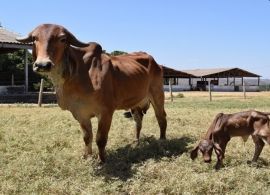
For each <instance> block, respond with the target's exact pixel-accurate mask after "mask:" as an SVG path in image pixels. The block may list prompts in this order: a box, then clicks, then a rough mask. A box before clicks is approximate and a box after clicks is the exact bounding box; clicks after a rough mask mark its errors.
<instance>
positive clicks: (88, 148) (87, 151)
mask: <svg viewBox="0 0 270 195" xmlns="http://www.w3.org/2000/svg"><path fill="white" fill-rule="evenodd" d="M80 125H81V128H82V132H83V140H84V143H85V148H84V154H83V158H85V159H86V158H87V157H88V156H90V155H91V154H92V141H93V133H92V124H91V121H90V120H84V121H81V122H80Z"/></svg>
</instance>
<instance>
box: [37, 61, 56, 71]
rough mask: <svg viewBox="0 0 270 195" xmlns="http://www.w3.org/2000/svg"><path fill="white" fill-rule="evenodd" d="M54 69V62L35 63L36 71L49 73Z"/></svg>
mask: <svg viewBox="0 0 270 195" xmlns="http://www.w3.org/2000/svg"><path fill="white" fill-rule="evenodd" d="M51 67H52V62H50V61H48V62H36V63H34V71H49V70H50V69H51Z"/></svg>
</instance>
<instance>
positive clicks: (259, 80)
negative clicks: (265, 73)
mask: <svg viewBox="0 0 270 195" xmlns="http://www.w3.org/2000/svg"><path fill="white" fill-rule="evenodd" d="M259 85H260V77H258V86H259Z"/></svg>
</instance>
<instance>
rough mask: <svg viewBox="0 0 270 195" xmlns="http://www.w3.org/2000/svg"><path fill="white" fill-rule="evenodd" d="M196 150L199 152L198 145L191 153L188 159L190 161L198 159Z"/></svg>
mask: <svg viewBox="0 0 270 195" xmlns="http://www.w3.org/2000/svg"><path fill="white" fill-rule="evenodd" d="M198 150H199V145H198V146H197V147H196V148H194V149H193V150H192V151H191V153H190V158H191V159H192V160H194V159H195V158H197V157H198Z"/></svg>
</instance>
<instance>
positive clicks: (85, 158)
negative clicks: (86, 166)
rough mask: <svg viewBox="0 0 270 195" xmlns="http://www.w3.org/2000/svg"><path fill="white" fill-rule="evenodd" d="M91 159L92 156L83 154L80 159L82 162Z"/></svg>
mask: <svg viewBox="0 0 270 195" xmlns="http://www.w3.org/2000/svg"><path fill="white" fill-rule="evenodd" d="M92 157H93V155H92V154H84V155H82V159H84V160H88V159H92Z"/></svg>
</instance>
